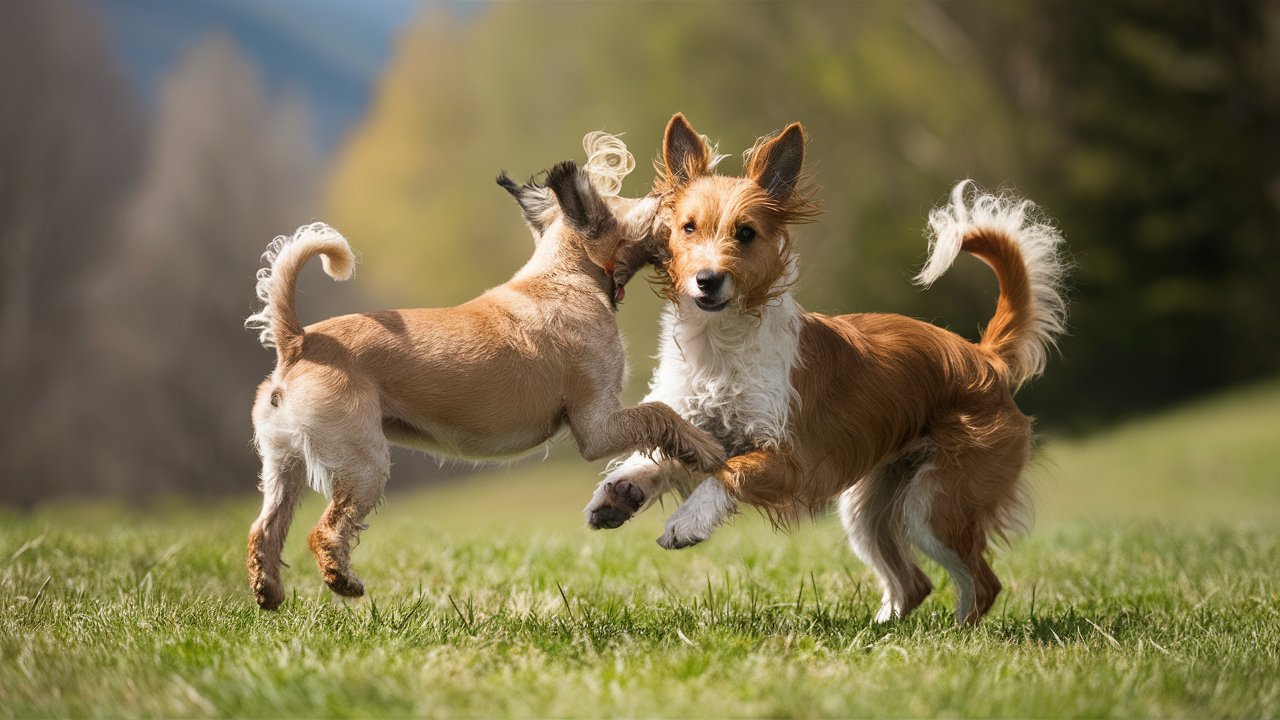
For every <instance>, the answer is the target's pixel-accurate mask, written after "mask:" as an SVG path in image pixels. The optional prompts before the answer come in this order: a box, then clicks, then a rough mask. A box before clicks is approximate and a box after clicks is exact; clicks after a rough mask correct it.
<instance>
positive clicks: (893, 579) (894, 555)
mask: <svg viewBox="0 0 1280 720" xmlns="http://www.w3.org/2000/svg"><path fill="white" fill-rule="evenodd" d="M917 464H918V459H916V458H913V457H907V458H902V459H898V460H895V461H893V462H890V463H888V464H887V465H885V466H883V467H881V468H878V469H877V470H876V471H874V472H872V473H871V474H869V475H867V476H866V477H864V478H862V479H861V480H859V481H858V483H857V484H856V485H854V486H853V487H851V488H849V489H848V490H846V491H844V493H842V494H841V495H840V503H839V509H840V521H841V523H842V524H843V525H844V529H845V532H846V533H847V534H848V536H849V546H850V547H852V548H853V552H854V553H855V554H856V555H857V556H858V557H859V558H860V559H861V560H862V561H863V562H865V563H866V564H867V565H869V566H871V569H872V570H873V571H874V572H875V574H876V578H877V579H878V580H879V581H880V587H881V590H882V591H883V593H884V595H883V599H882V600H881V604H880V609H879V610H878V611H877V612H876V621H877V622H888V621H890V620H896V619H899V618H903V617H906V615H907V614H908V613H910V612H911V611H912V610H914V609H916V608H917V607H918V606H919V605H920V603H922V602H924V600H925V598H927V597H929V593H930V592H932V591H933V583H931V582H930V581H929V578H928V577H927V576H926V575H925V574H924V572H923V571H921V570H920V566H919V565H917V564H916V561H915V557H914V553H912V551H911V546H910V545H909V543H908V542H907V537H906V523H907V517H906V516H907V500H908V498H909V497H910V494H909V482H910V480H911V479H912V477H913V475H914V474H915V472H916V470H917V469H918V466H917Z"/></svg>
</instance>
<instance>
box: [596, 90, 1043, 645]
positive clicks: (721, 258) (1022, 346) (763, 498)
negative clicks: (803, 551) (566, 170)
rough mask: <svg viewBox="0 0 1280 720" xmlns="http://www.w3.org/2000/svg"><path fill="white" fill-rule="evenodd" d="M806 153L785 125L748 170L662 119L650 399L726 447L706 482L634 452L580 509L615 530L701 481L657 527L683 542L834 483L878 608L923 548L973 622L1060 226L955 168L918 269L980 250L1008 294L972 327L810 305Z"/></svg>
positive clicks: (778, 511)
mask: <svg viewBox="0 0 1280 720" xmlns="http://www.w3.org/2000/svg"><path fill="white" fill-rule="evenodd" d="M804 154H805V139H804V132H803V130H802V129H801V127H800V126H799V125H798V124H793V125H791V126H789V127H787V128H786V129H785V130H783V131H782V132H781V133H779V134H777V135H775V136H772V137H768V138H762V139H761V140H760V141H759V142H757V144H756V146H755V147H754V148H752V150H750V151H748V153H747V155H746V177H725V176H721V175H716V174H713V157H714V152H713V150H712V148H711V147H710V146H708V144H707V143H706V141H705V140H704V139H703V138H702V137H701V136H699V135H698V133H696V132H695V131H694V130H693V128H692V127H691V126H690V125H689V124H688V122H687V121H686V120H685V119H684V117H683V116H681V115H676V116H675V117H674V118H672V120H671V123H670V124H669V125H668V128H667V133H666V139H665V143H664V150H663V159H664V163H665V173H664V175H663V177H662V178H660V180H659V186H658V190H659V192H660V194H661V196H662V198H663V203H664V212H665V213H667V214H668V215H667V217H668V221H669V224H670V234H669V237H668V243H667V254H668V256H667V257H666V258H665V259H664V261H663V265H664V270H665V273H664V274H665V279H666V282H667V284H668V288H669V294H670V296H671V304H670V306H669V307H668V309H667V311H666V314H665V317H664V321H663V335H662V346H661V347H662V349H661V351H660V353H661V354H660V365H659V367H658V369H657V371H656V372H655V374H654V378H653V382H652V384H651V388H652V392H651V393H650V395H649V397H648V398H646V399H647V400H648V401H658V402H665V403H667V404H669V405H671V406H672V407H674V408H676V409H677V410H678V411H679V412H680V414H681V415H683V416H684V417H685V418H687V419H688V420H690V421H691V422H692V423H693V424H695V425H697V426H699V427H701V428H703V429H705V430H707V431H709V432H711V433H712V434H713V435H716V436H717V437H718V438H719V439H720V441H721V442H722V443H723V444H724V445H725V446H726V447H728V448H729V449H730V454H731V455H733V457H731V458H730V459H729V460H728V462H727V464H726V468H725V469H723V470H722V471H718V472H717V473H716V476H715V477H714V478H707V479H705V480H703V479H702V478H703V477H704V476H702V475H694V474H691V473H690V472H689V471H687V470H685V469H684V468H682V467H680V466H678V465H676V464H674V463H671V462H669V461H659V462H655V461H654V460H652V459H649V458H644V457H640V456H638V455H636V456H632V457H631V458H628V459H627V460H625V461H623V462H621V463H620V464H619V465H617V466H616V467H615V468H614V469H613V470H612V471H611V472H610V474H609V475H608V476H607V477H606V478H605V480H604V481H603V482H602V483H600V485H599V486H598V487H597V489H596V493H595V496H594V497H593V498H592V502H591V503H590V504H589V505H588V506H587V508H586V514H587V517H588V521H589V522H590V523H591V524H592V525H593V526H596V527H617V526H618V525H620V524H621V523H622V522H624V521H625V520H626V519H627V518H629V517H630V516H631V515H632V514H633V513H635V512H637V511H639V510H640V509H641V508H643V507H646V506H648V505H650V504H652V503H653V501H654V500H655V499H657V498H658V497H660V496H661V495H662V494H663V493H665V492H667V491H668V490H669V489H671V488H673V487H675V488H677V489H682V490H684V491H685V492H688V490H689V489H692V492H691V494H689V496H688V498H687V500H686V501H685V503H684V504H683V505H682V506H681V507H680V508H679V509H677V510H676V512H675V513H673V514H672V516H671V517H670V518H669V519H668V521H667V527H666V532H665V533H664V535H663V536H662V538H661V539H660V540H659V541H658V542H659V543H660V544H661V545H662V546H663V547H666V548H680V547H687V546H689V545H693V544H695V543H698V542H701V541H702V540H705V539H706V538H707V537H709V536H710V535H711V533H712V531H713V530H714V528H715V527H716V525H717V524H719V523H720V522H722V521H724V520H725V519H726V518H728V517H729V516H731V515H732V514H733V513H734V512H735V511H736V507H737V504H738V502H740V501H741V502H745V503H748V504H751V505H754V506H757V507H759V508H763V509H764V510H766V511H767V512H768V513H769V514H770V515H771V516H772V517H774V518H775V519H777V520H779V521H782V522H787V521H791V520H793V519H795V518H797V517H801V516H805V515H810V514H812V513H815V512H817V511H819V510H821V509H823V508H825V507H827V506H828V504H829V503H830V502H831V501H832V500H834V499H837V498H838V500H839V509H840V517H841V519H842V520H843V522H844V526H845V529H846V530H847V532H848V536H849V541H850V544H851V545H852V546H853V549H854V551H855V552H856V553H857V554H858V556H859V557H861V558H862V559H863V560H864V561H865V562H866V563H868V564H869V565H870V566H871V567H872V568H873V569H874V570H875V572H876V574H877V576H878V577H879V580H880V582H881V585H882V586H883V590H884V600H883V605H882V607H881V609H880V611H879V613H878V615H877V618H878V619H880V620H888V619H891V618H899V617H902V616H904V615H906V614H907V613H909V612H910V611H911V610H912V609H914V608H915V607H916V606H918V605H919V604H920V603H921V602H922V601H923V600H924V599H925V597H926V596H928V594H929V593H930V591H931V589H932V587H931V584H930V582H929V579H928V578H927V577H926V576H925V575H924V573H923V572H921V570H920V568H919V566H918V565H917V564H916V560H915V557H914V554H913V552H912V549H911V548H912V546H913V545H914V546H915V547H916V548H918V549H920V550H921V551H922V552H923V553H924V554H925V555H927V556H929V557H930V558H932V559H934V560H935V561H937V562H938V563H940V564H941V565H942V566H943V567H944V568H946V570H947V572H948V573H949V574H950V576H951V579H952V581H953V583H954V585H955V589H956V595H957V610H956V613H957V618H958V619H959V620H960V621H962V622H976V621H977V620H979V619H980V618H981V617H982V616H983V615H984V614H985V613H986V612H987V611H988V610H990V608H991V606H992V603H994V601H995V598H996V595H997V594H998V593H999V592H1000V589H1001V587H1000V582H999V580H998V579H997V578H996V576H995V574H994V573H993V572H992V570H991V567H990V566H989V565H988V564H987V561H986V558H985V553H986V550H987V547H988V543H989V540H990V539H991V538H992V537H993V536H1004V535H1005V534H1006V533H1007V532H1009V531H1011V530H1013V529H1016V528H1018V527H1019V526H1020V524H1021V523H1022V522H1024V520H1023V511H1024V510H1026V509H1027V508H1026V506H1025V500H1024V498H1023V486H1022V484H1021V476H1022V471H1023V467H1024V465H1025V464H1026V462H1027V459H1028V455H1029V454H1030V449H1031V420H1030V418H1028V417H1026V416H1025V415H1023V414H1022V413H1021V412H1020V411H1019V410H1018V407H1017V405H1015V404H1014V401H1013V393H1014V392H1015V391H1016V390H1017V389H1018V387H1019V386H1021V385H1022V384H1023V383H1025V382H1027V381H1028V380H1030V379H1032V378H1034V377H1036V376H1037V375H1039V374H1040V373H1041V372H1042V371H1043V369H1044V365H1045V358H1046V353H1047V349H1048V348H1049V346H1051V345H1052V343H1053V342H1054V339H1055V337H1056V336H1057V335H1058V334H1059V333H1060V332H1061V331H1062V329H1063V325H1064V322H1065V315H1066V308H1065V303H1064V301H1063V299H1062V295H1061V291H1060V287H1061V276H1062V274H1063V262H1062V260H1061V259H1060V256H1059V252H1060V245H1061V242H1062V238H1061V236H1060V235H1059V233H1058V232H1057V230H1055V229H1054V228H1053V227H1051V226H1050V225H1048V224H1046V223H1044V222H1040V221H1038V220H1036V219H1035V218H1034V216H1033V214H1032V213H1033V211H1034V209H1035V208H1034V206H1033V205H1031V204H1030V203H1029V202H1025V201H1018V200H1014V199H1011V198H999V197H995V196H991V195H974V194H973V193H970V192H969V191H968V183H967V182H966V183H961V184H959V185H957V186H956V188H955V191H954V192H953V193H952V197H951V202H950V204H949V205H948V206H946V207H943V208H940V209H938V210H935V211H934V212H933V213H932V214H931V215H930V218H929V222H930V226H931V228H932V232H933V237H932V242H931V245H930V253H929V259H928V261H927V263H926V265H925V267H924V269H923V270H922V271H921V272H920V274H919V276H918V277H917V280H918V281H919V282H920V283H922V284H925V285H928V284H930V283H932V282H933V281H934V280H936V279H937V278H938V277H939V276H941V275H942V274H943V273H944V272H945V271H946V270H947V268H948V267H950V265H951V263H952V262H953V261H954V260H955V258H956V256H957V255H958V254H959V252H960V251H961V250H964V251H967V252H969V253H972V254H974V255H976V256H977V257H979V258H981V259H982V260H984V261H985V262H986V263H987V264H988V265H990V266H991V267H992V268H993V269H994V270H995V272H996V275H997V277H998V278H999V280H1000V297H999V300H998V302H997V306H996V312H995V316H994V317H993V318H992V319H991V322H990V323H989V324H988V325H987V328H986V330H985V332H984V333H983V335H982V340H981V341H980V342H978V343H977V344H973V343H970V342H969V341H967V340H965V339H964V338H961V337H959V336H957V335H955V334H953V333H951V332H948V331H946V330H943V329H941V328H938V327H935V326H933V325H930V324H928V323H924V322H920V321H918V320H913V319H911V318H907V317H902V316H899V315H883V314H858V315H842V316H838V317H829V316H825V315H820V314H818V313H811V312H806V311H805V310H804V309H803V308H801V307H800V306H799V305H798V304H797V303H796V301H795V300H794V299H793V297H792V295H791V287H792V285H793V284H794V281H795V269H794V268H795V261H796V259H795V255H794V253H793V252H792V249H791V241H790V236H789V234H788V226H789V225H791V224H793V223H795V222H799V221H803V220H807V219H809V218H810V217H812V216H813V214H814V206H813V204H812V203H811V202H810V200H809V196H808V194H807V193H806V191H805V190H804V188H803V175H802V168H803V162H804ZM699 481H701V482H699Z"/></svg>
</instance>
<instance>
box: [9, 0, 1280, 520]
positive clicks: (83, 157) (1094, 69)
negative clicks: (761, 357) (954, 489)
mask: <svg viewBox="0 0 1280 720" xmlns="http://www.w3.org/2000/svg"><path fill="white" fill-rule="evenodd" d="M360 8H364V10H361V9H360ZM0 17H2V18H3V22H0V88H2V89H3V92H4V96H5V98H6V102H5V103H4V105H3V107H0V303H2V304H0V384H2V385H3V387H2V388H0V393H2V395H3V397H4V399H5V411H4V412H3V413H0V501H6V502H11V503H18V504H28V503H31V502H35V501H37V500H40V499H42V498H45V497H49V496H51V495H66V494H88V493H117V494H126V495H127V494H140V493H143V492H151V491H155V490H163V491H183V492H200V493H206V492H224V491H247V490H249V489H250V488H252V486H253V478H254V477H255V475H256V471H257V467H256V460H255V458H254V456H253V453H252V451H251V448H250V447H249V437H250V427H249V412H248V411H249V405H250V402H251V399H252V393H253V389H254V386H255V385H256V383H257V382H258V381H259V380H260V379H261V377H263V376H265V374H266V373H267V372H269V370H270V367H271V363H272V361H273V357H272V356H271V354H270V353H268V352H266V351H264V350H262V349H261V348H260V347H258V346H257V344H256V342H255V339H254V338H253V336H252V335H251V334H249V333H247V332H244V331H243V330H241V328H240V323H241V320H242V319H243V317H244V316H245V315H247V314H248V312H249V311H250V310H251V307H252V303H253V275H254V272H255V271H256V269H257V267H258V266H259V260H258V255H259V253H260V252H261V251H262V249H263V248H264V247H265V245H266V243H267V242H268V241H269V240H270V239H271V238H272V237H273V236H274V235H276V234H279V233H283V232H288V231H291V230H292V229H293V228H294V227H296V226H298V225H299V224H301V223H303V222H306V221H308V220H311V219H313V218H323V219H326V220H328V221H330V222H332V223H333V224H334V225H335V226H337V227H338V228H340V229H341V230H342V231H343V232H344V233H346V234H347V236H348V238H349V239H350V240H351V241H352V243H353V245H354V246H355V248H356V249H357V251H358V253H360V255H361V256H362V265H361V268H360V270H359V272H358V274H357V277H356V279H355V281H354V282H352V283H348V284H347V285H344V286H335V285H334V284H333V283H331V282H329V281H328V280H327V278H322V277H320V273H319V271H318V270H317V271H314V272H309V273H308V274H307V277H306V278H305V279H304V280H305V281H304V283H303V287H302V291H301V294H300V297H299V307H300V312H301V314H302V316H303V317H304V319H308V320H316V319H319V318H320V317H323V316H324V315H327V314H333V313H337V312H350V311H358V310H366V309H372V308H375V307H382V306H409V305H443V304H452V303H456V302H459V301H462V300H465V299H467V298H469V297H472V296H474V295H475V294H477V293H478V292H479V291H481V290H482V289H484V288H487V287H490V286H493V285H496V284H498V283H501V282H502V281H504V280H505V279H506V278H507V277H509V276H510V275H511V274H512V273H513V272H514V271H515V269H516V268H518V267H519V265H520V264H521V263H523V261H524V260H525V259H526V258H527V257H528V255H529V253H530V251H531V249H532V244H531V242H530V241H529V238H528V235H527V233H526V232H525V231H524V229H523V227H522V225H521V223H520V218H519V214H518V213H517V212H516V209H515V207H514V205H512V204H511V203H510V200H509V199H508V198H507V197H506V196H505V194H504V193H502V192H501V191H500V190H499V189H498V188H496V187H495V186H494V185H493V178H494V176H495V175H496V174H497V172H498V171H499V170H500V169H506V170H507V171H509V172H511V173H512V174H513V175H515V176H517V177H520V176H527V175H532V174H533V173H535V172H537V171H539V170H540V169H542V168H546V167H548V166H550V165H551V164H553V163H554V162H556V161H558V160H561V159H565V158H578V159H581V157H582V151H581V147H580V139H581V137H582V135H583V134H584V133H585V132H587V131H588V130H593V129H605V130H608V131H611V132H625V133H626V134H625V136H624V139H625V140H626V141H627V142H628V144H629V145H630V147H631V150H632V151H633V152H634V153H635V155H636V156H637V159H638V160H639V161H640V162H639V169H638V170H637V172H636V173H634V174H633V175H632V177H631V178H629V180H628V182H627V184H626V188H625V192H626V193H628V194H642V193H644V192H645V191H646V190H647V188H648V184H649V182H650V181H651V179H652V171H651V169H650V167H649V164H648V162H647V160H648V159H650V158H653V157H655V156H656V154H657V151H658V149H659V147H660V143H661V132H662V129H663V127H664V124H665V122H666V120H667V118H669V117H670V115H671V114H672V113H673V112H675V111H683V112H685V113H686V114H687V115H688V116H689V117H690V119H691V120H692V122H693V123H694V125H695V126H696V127H697V128H698V129H699V130H700V131H701V132H704V133H707V134H708V135H709V136H710V137H712V138H713V139H714V140H716V141H718V142H719V143H720V148H721V150H722V151H724V152H728V153H730V155H731V157H730V159H729V160H726V161H725V163H724V164H723V165H722V170H723V171H725V172H737V171H738V170H739V163H738V161H737V159H736V158H737V154H738V153H740V152H741V151H742V150H743V149H745V148H747V147H749V146H750V145H751V143H752V142H753V141H754V139H755V138H756V137H757V136H759V135H762V134H765V133H767V132H771V131H773V130H776V129H778V128H780V127H782V126H783V125H784V124H786V123H787V122H790V121H793V120H799V121H801V122H803V123H804V124H805V126H806V129H807V131H808V133H809V135H810V138H811V142H810V146H809V157H810V170H811V174H812V178H813V181H814V182H815V184H816V185H817V186H818V188H819V190H818V196H819V198H820V199H821V200H822V202H823V205H824V208H825V210H824V213H823V215H822V216H821V217H820V219H819V221H818V222H817V223H815V224H813V225H810V226H806V227H803V228H801V229H799V230H798V232H797V235H796V237H797V247H798V248H799V250H800V253H801V269H802V281H801V288H800V291H799V297H800V300H801V302H802V303H803V304H804V305H805V306H806V307H808V308H810V309H812V310H817V311H822V312H832V313H837V312H860V311H891V312H901V313H906V314H909V315H913V316H916V317H920V318H923V319H927V320H932V321H934V322H937V323H940V324H944V325H946V326H947V327H950V328H952V329H953V330H955V331H957V332H960V333H961V334H964V335H966V336H969V337H976V335H977V333H978V331H979V328H980V327H981V325H982V323H983V322H985V320H986V319H987V318H988V317H989V316H990V313H991V312H992V309H993V307H994V297H995V284H994V279H993V278H992V277H991V276H990V272H989V271H988V270H986V269H985V268H984V267H983V266H981V265H980V263H978V262H976V261H971V260H967V259H966V260H965V261H963V262H961V263H958V264H957V267H956V268H955V269H953V270H952V272H951V273H949V274H948V275H947V276H946V277H945V278H944V279H943V280H942V281H940V282H939V283H938V284H937V285H936V286H935V287H934V288H932V289H930V290H929V291H926V292H922V291H920V290H919V289H918V288H916V287H915V286H913V285H911V283H910V281H909V278H910V276H911V275H912V274H913V273H914V272H915V270H916V269H917V268H918V265H919V263H920V262H921V260H922V259H923V257H924V251H925V241H924V239H923V236H922V229H923V227H924V218H925V215H926V213H927V211H928V209H929V208H930V207H932V206H933V205H934V204H935V203H937V202H938V201H940V200H941V199H943V198H944V197H945V195H946V193H947V191H948V190H949V188H950V187H951V185H952V184H953V183H954V182H955V181H957V180H959V179H961V178H965V177H972V178H974V179H976V180H977V181H978V182H980V183H981V184H983V185H985V186H988V187H991V188H1000V187H1004V188H1009V189H1012V190H1015V191H1016V192H1018V193H1019V194H1022V195H1025V196H1027V197H1030V198H1033V199H1035V200H1036V201H1037V202H1038V203H1039V204H1040V205H1041V206H1042V207H1043V208H1044V209H1045V211H1046V212H1047V213H1048V214H1049V215H1051V216H1053V217H1054V218H1056V219H1057V220H1058V222H1059V224H1060V225H1061V227H1062V228H1063V230H1064V232H1065V234H1066V236H1067V239H1068V243H1069V246H1070V251H1071V253H1072V255H1073V258H1074V261H1075V263H1076V266H1077V267H1076V271H1075V275H1074V278H1073V304H1072V308H1071V331H1070V332H1071V334H1070V336H1068V337H1067V338H1065V339H1064V341H1063V343H1062V354H1061V357H1060V358H1057V359H1055V360H1054V361H1053V362H1052V363H1051V364H1050V366H1049V370H1048V372H1047V374H1046V376H1045V377H1044V378H1042V379H1041V380H1039V381H1037V382H1036V383H1035V384H1034V385H1033V386H1032V387H1030V388H1028V389H1027V390H1026V391H1025V392H1024V394H1023V395H1022V405H1023V407H1024V409H1026V410H1027V411H1028V412H1029V413H1031V414H1035V415H1037V416H1038V417H1039V418H1040V420H1041V427H1042V428H1043V429H1045V430H1047V431H1049V432H1051V433H1057V434H1068V433H1071V434H1080V433H1088V432H1091V431H1093V430H1096V429H1100V428H1103V427H1106V426H1109V425H1112V424H1114V423H1116V422H1117V421H1119V420H1121V419H1124V418H1126V417H1128V416H1131V415H1135V414H1139V413H1146V412H1149V411H1153V410H1156V409H1159V408H1161V407H1163V406H1166V405H1169V404H1172V403H1175V402H1178V401H1181V400H1184V399H1188V398H1191V397H1193V396H1198V395H1203V394H1207V393H1210V392H1213V391H1216V390H1219V389H1222V388H1226V387H1230V386H1234V385H1239V384H1241V383H1245V382H1248V381H1251V380H1253V379H1256V378H1260V377H1266V376H1271V375H1274V373H1275V372H1276V370H1277V369H1278V367H1280V317H1278V315H1280V312H1278V311H1277V308H1278V307H1280V246H1278V245H1280V243H1277V227H1280V222H1278V221H1280V174H1278V173H1280V171H1277V168H1280V157H1278V155H1280V142H1277V134H1276V128H1280V42H1277V40H1278V38H1280V5H1277V4H1275V3H1263V2H1259V3H1249V2H1238V3H1147V2H1100V3H1004V2H968V3H948V2H928V1H920V2H901V3H900V2H862V3H847V4H841V3H821V4H807V3H733V4H724V3H716V2H700V3H662V2H654V3H634V4H633V3H626V4H624V3H592V4H585V3H514V2H493V3H482V4H466V5H459V4H450V5H427V6H423V7H417V6H416V5H412V4H388V3H374V4H362V5H336V4H329V3H302V2H281V3H266V4H257V5H253V4H250V3H247V2H241V1H239V0H224V1H223V2H190V3H159V2H144V1H142V0H113V1H112V0H108V1H104V2H100V3H92V4H79V3H73V2H69V1H66V2H15V3H6V4H5V5H4V6H3V7H0ZM166 58H169V59H168V60H166ZM328 80H331V82H327V81H328ZM658 308H659V302H658V301H657V299H656V298H654V297H652V296H651V294H650V293H647V292H645V291H644V288H643V286H642V284H639V283H637V284H635V285H633V286H632V288H631V292H630V294H629V297H628V300H627V302H626V304H625V305H624V308H623V310H622V312H621V314H620V316H619V317H620V321H621V322H622V324H623V327H624V329H625V330H626V332H627V334H628V335H629V337H630V338H631V360H632V365H633V367H634V372H633V375H634V379H633V383H632V388H631V390H630V391H629V400H636V399H638V398H639V396H640V394H641V393H642V391H643V385H644V382H645V381H646V380H647V376H648V368H649V367H651V361H650V360H649V359H648V357H649V356H650V355H652V349H653V347H654V345H655V336H656V330H657V328H656V313H657V310H658ZM568 452H570V453H571V450H570V451H568ZM584 470H585V468H584ZM396 474H397V475H398V476H399V479H398V481H397V482H395V483H393V486H395V485H400V486H404V485H406V484H412V482H413V478H415V477H423V476H434V475H438V474H440V473H439V471H438V470H436V468H435V466H434V464H433V463H430V462H426V463H424V462H422V461H421V460H411V459H410V458H409V457H408V456H407V455H406V456H404V457H400V456H397V470H396ZM587 474H589V473H587V472H584V475H587ZM584 487H585V485H584Z"/></svg>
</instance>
